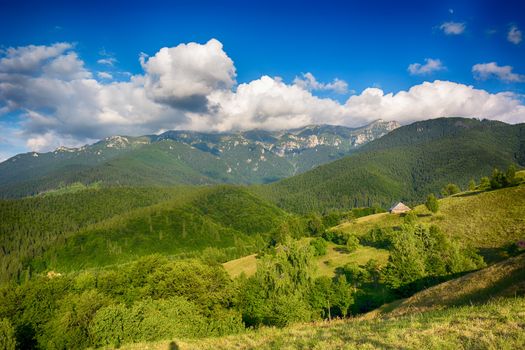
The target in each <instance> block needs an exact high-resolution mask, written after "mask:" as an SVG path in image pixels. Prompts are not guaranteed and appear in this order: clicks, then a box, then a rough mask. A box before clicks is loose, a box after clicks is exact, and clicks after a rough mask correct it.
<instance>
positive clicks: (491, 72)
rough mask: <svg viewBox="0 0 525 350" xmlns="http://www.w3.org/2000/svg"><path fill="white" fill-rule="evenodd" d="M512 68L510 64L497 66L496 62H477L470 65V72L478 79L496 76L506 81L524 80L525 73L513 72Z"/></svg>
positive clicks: (517, 81) (518, 81)
mask: <svg viewBox="0 0 525 350" xmlns="http://www.w3.org/2000/svg"><path fill="white" fill-rule="evenodd" d="M512 69H513V68H512V66H498V64H497V63H496V62H489V63H478V64H475V65H474V66H472V73H473V74H474V77H475V78H476V79H479V80H487V79H489V78H497V79H499V80H502V81H504V82H506V83H520V82H524V81H525V75H522V74H517V73H513V72H512Z"/></svg>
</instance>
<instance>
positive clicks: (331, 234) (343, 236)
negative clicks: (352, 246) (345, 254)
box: [323, 230, 350, 245]
mask: <svg viewBox="0 0 525 350" xmlns="http://www.w3.org/2000/svg"><path fill="white" fill-rule="evenodd" d="M349 237H350V233H348V232H344V231H341V230H331V231H326V232H325V233H323V238H324V239H325V240H326V241H328V242H332V243H335V244H337V245H346V242H348V238H349Z"/></svg>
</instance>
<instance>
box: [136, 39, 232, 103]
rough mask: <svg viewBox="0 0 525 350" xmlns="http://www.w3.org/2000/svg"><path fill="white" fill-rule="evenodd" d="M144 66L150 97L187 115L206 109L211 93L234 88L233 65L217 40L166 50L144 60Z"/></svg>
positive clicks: (161, 50)
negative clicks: (183, 111) (185, 111)
mask: <svg viewBox="0 0 525 350" xmlns="http://www.w3.org/2000/svg"><path fill="white" fill-rule="evenodd" d="M141 64H142V67H143V68H144V71H145V73H146V75H145V77H146V81H145V89H146V93H147V94H148V96H149V97H150V98H151V99H152V100H154V101H156V102H160V103H164V104H167V105H170V106H172V107H175V108H180V109H184V110H188V111H197V110H199V109H202V108H205V109H207V108H208V107H209V106H208V105H207V96H208V95H209V94H210V93H211V92H212V91H215V90H228V89H231V88H232V86H233V85H234V84H235V76H236V73H235V67H234V65H233V61H232V60H231V59H230V58H229V57H228V55H226V53H225V52H224V51H223V49H222V44H221V43H220V42H219V41H218V40H216V39H211V40H210V41H208V42H207V43H206V44H204V45H200V44H197V43H189V44H180V45H178V46H176V47H172V48H168V47H163V48H162V49H160V50H159V52H157V53H156V54H155V56H153V57H149V58H145V57H144V56H141Z"/></svg>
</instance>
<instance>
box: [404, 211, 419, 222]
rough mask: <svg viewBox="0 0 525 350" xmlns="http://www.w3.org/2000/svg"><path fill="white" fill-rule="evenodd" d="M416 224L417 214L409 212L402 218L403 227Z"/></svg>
mask: <svg viewBox="0 0 525 350" xmlns="http://www.w3.org/2000/svg"><path fill="white" fill-rule="evenodd" d="M416 222H417V214H416V213H415V212H414V211H413V210H411V211H409V212H408V213H406V214H405V215H404V216H403V223H404V224H405V225H414V224H415V223H416Z"/></svg>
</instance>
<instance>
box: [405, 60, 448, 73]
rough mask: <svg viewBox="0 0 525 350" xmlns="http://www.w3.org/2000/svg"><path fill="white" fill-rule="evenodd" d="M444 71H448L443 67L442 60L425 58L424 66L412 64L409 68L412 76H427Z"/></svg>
mask: <svg viewBox="0 0 525 350" xmlns="http://www.w3.org/2000/svg"><path fill="white" fill-rule="evenodd" d="M444 69H446V67H445V66H444V65H443V63H442V62H441V60H439V59H433V58H425V63H424V64H421V63H412V64H410V65H409V66H408V71H409V72H410V74H412V75H426V74H431V73H434V72H437V71H440V70H444Z"/></svg>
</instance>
